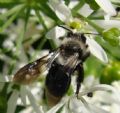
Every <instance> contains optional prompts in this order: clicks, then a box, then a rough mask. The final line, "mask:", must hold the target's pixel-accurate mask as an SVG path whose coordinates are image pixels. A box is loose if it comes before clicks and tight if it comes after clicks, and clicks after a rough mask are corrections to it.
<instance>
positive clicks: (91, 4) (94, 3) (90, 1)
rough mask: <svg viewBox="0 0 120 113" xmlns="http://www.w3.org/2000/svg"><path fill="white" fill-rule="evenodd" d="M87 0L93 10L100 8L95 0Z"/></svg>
mask: <svg viewBox="0 0 120 113" xmlns="http://www.w3.org/2000/svg"><path fill="white" fill-rule="evenodd" d="M85 1H86V3H87V4H88V5H89V6H90V8H91V9H93V10H98V9H99V5H98V4H97V3H96V2H95V0H85Z"/></svg>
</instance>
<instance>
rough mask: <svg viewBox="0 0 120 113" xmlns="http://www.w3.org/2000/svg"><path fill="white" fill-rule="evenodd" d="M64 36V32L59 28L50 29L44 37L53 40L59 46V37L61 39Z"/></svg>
mask: <svg viewBox="0 0 120 113" xmlns="http://www.w3.org/2000/svg"><path fill="white" fill-rule="evenodd" d="M64 35H65V30H64V29H63V28H61V27H54V28H52V29H51V30H50V31H49V32H48V33H47V34H46V37H47V38H48V39H53V40H54V41H55V42H56V44H57V45H58V46H59V45H60V40H59V38H60V37H63V36H64Z"/></svg>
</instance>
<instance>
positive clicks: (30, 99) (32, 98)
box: [26, 89, 43, 113]
mask: <svg viewBox="0 0 120 113" xmlns="http://www.w3.org/2000/svg"><path fill="white" fill-rule="evenodd" d="M26 90H27V95H28V98H29V101H30V103H31V106H32V107H33V109H34V110H35V112H36V113H43V111H41V109H39V105H38V104H37V103H36V100H35V98H34V96H33V94H32V93H31V91H30V89H26Z"/></svg>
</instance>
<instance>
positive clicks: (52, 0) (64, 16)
mask: <svg viewBox="0 0 120 113" xmlns="http://www.w3.org/2000/svg"><path fill="white" fill-rule="evenodd" d="M49 4H50V5H51V6H52V8H53V10H54V11H55V13H56V15H57V16H58V18H59V19H60V20H61V21H64V22H68V20H70V18H72V14H71V11H70V9H69V8H68V7H67V6H66V5H65V4H64V3H63V2H61V1H60V0H49Z"/></svg>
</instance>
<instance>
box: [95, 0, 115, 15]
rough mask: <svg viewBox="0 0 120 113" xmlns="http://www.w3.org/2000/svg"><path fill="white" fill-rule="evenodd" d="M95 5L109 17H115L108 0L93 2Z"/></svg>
mask: <svg viewBox="0 0 120 113" xmlns="http://www.w3.org/2000/svg"><path fill="white" fill-rule="evenodd" d="M95 1H96V3H97V4H98V5H99V6H100V7H101V8H102V9H103V10H104V11H105V12H106V13H107V14H109V15H111V16H114V15H116V11H115V9H114V7H113V5H112V4H111V2H110V0H95Z"/></svg>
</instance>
